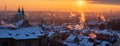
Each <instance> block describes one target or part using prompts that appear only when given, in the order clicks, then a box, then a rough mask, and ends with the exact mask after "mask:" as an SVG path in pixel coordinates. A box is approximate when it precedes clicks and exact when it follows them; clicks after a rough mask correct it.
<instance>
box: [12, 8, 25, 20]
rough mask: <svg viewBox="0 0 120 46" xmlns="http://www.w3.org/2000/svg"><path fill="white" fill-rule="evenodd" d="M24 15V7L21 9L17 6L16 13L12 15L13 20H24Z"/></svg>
mask: <svg viewBox="0 0 120 46" xmlns="http://www.w3.org/2000/svg"><path fill="white" fill-rule="evenodd" d="M24 16H25V13H24V8H23V7H22V9H21V8H20V7H19V8H18V11H17V13H16V15H15V16H14V18H15V19H14V20H15V21H14V22H18V21H20V20H24Z"/></svg>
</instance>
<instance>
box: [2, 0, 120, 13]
mask: <svg viewBox="0 0 120 46" xmlns="http://www.w3.org/2000/svg"><path fill="white" fill-rule="evenodd" d="M5 1H6V5H7V10H17V8H18V4H19V3H18V0H5ZM5 1H4V0H0V10H3V8H4V4H5V3H4V2H5ZM19 2H20V4H21V5H22V4H23V6H24V8H25V10H28V11H29V10H30V11H35V10H54V11H76V10H82V11H93V10H94V11H100V10H101V9H105V11H106V10H110V9H115V10H118V9H119V8H120V5H107V4H89V3H85V4H84V5H81V4H78V0H74V1H73V0H70V1H69V0H61V1H59V0H57V1H56V0H55V1H52V0H24V1H22V0H21V1H19ZM103 11H104V10H103Z"/></svg>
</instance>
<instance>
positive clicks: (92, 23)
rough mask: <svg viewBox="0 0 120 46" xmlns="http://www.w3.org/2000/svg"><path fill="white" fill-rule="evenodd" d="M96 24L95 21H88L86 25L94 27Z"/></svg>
mask: <svg viewBox="0 0 120 46" xmlns="http://www.w3.org/2000/svg"><path fill="white" fill-rule="evenodd" d="M95 24H97V21H88V25H95Z"/></svg>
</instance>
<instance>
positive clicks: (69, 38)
mask: <svg viewBox="0 0 120 46" xmlns="http://www.w3.org/2000/svg"><path fill="white" fill-rule="evenodd" d="M75 38H76V36H75V35H73V34H71V35H69V36H68V38H67V39H66V40H65V41H66V42H73V41H74V39H75Z"/></svg>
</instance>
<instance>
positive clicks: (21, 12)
mask: <svg viewBox="0 0 120 46" xmlns="http://www.w3.org/2000/svg"><path fill="white" fill-rule="evenodd" d="M21 13H22V15H24V14H25V13H24V8H23V6H22V11H21Z"/></svg>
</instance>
